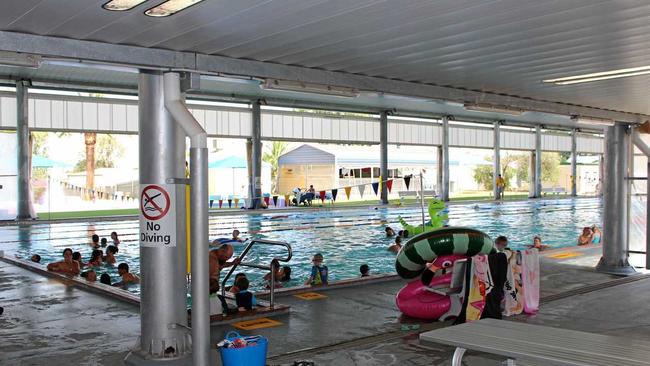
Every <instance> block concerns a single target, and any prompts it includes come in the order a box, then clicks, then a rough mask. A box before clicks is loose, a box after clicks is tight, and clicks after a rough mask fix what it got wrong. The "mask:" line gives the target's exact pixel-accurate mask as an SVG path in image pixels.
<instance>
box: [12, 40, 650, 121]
mask: <svg viewBox="0 0 650 366" xmlns="http://www.w3.org/2000/svg"><path fill="white" fill-rule="evenodd" d="M0 51H10V52H22V53H32V54H37V55H43V56H45V57H46V58H47V57H54V58H66V59H72V60H87V61H95V62H101V63H107V64H123V65H131V66H135V67H139V68H151V69H158V70H159V69H174V70H189V71H196V72H200V73H206V74H215V73H216V74H226V75H240V76H247V77H258V78H274V79H282V80H293V81H303V82H311V83H317V84H323V85H337V86H344V87H353V88H357V89H360V90H372V91H381V92H384V93H388V94H396V95H403V96H412V97H419V98H430V99H437V100H446V101H451V102H457V103H465V102H467V101H479V100H480V101H481V103H486V104H495V105H507V106H511V107H514V108H520V109H523V110H527V111H537V112H545V113H555V114H561V115H565V116H569V115H585V116H592V117H599V118H607V119H613V120H616V121H623V122H631V123H641V122H643V121H645V120H646V119H648V117H649V116H646V115H641V114H635V113H626V112H619V111H610V110H604V109H600V108H592V107H584V106H577V105H571V104H566V103H555V102H548V101H543V100H534V99H530V98H525V97H520V96H509V95H502V94H498V93H491V92H480V91H474V90H468V89H462V88H454V87H447V86H438V85H433V84H424V83H415V82H407V81H400V80H393V79H388V78H381V77H371V76H364V75H357V74H351V73H346V72H341V71H328V70H322V69H315V68H307V67H301V66H290V65H281V64H277V63H270V62H262V61H255V60H242V59H235V58H230V57H223V56H215V55H205V54H199V53H193V52H180V51H170V50H161V49H156V48H146V47H137V46H127V45H115V44H110V43H103V42H96V41H82V40H73V39H68V38H59V37H51V36H40V35H32V34H24V33H18V32H7V31H1V32H0Z"/></svg>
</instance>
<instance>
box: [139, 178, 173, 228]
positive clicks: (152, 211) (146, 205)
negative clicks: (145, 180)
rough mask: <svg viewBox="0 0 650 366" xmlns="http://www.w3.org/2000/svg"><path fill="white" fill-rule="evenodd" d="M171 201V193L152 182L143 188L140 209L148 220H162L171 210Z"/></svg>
mask: <svg viewBox="0 0 650 366" xmlns="http://www.w3.org/2000/svg"><path fill="white" fill-rule="evenodd" d="M169 206H171V202H170V200H169V193H167V191H166V190H165V189H164V188H162V187H160V186H157V185H155V184H150V185H148V186H146V187H144V189H143V190H142V195H140V211H141V212H142V215H143V216H144V217H145V218H147V219H148V220H154V221H155V220H160V219H162V218H163V217H165V215H166V214H167V212H168V211H169Z"/></svg>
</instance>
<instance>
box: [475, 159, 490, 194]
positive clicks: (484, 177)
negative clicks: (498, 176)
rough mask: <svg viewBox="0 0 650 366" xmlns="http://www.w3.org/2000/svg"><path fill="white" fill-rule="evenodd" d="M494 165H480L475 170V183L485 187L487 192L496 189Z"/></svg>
mask: <svg viewBox="0 0 650 366" xmlns="http://www.w3.org/2000/svg"><path fill="white" fill-rule="evenodd" d="M492 171H493V168H492V165H479V166H477V167H476V168H474V181H475V182H476V183H478V184H480V185H482V186H483V188H484V189H485V190H487V191H491V190H492V188H493V187H494V181H493V178H494V174H493V172H492Z"/></svg>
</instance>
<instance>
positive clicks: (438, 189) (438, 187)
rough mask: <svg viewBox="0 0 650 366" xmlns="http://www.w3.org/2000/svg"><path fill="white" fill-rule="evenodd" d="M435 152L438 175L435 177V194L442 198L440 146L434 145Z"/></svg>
mask: <svg viewBox="0 0 650 366" xmlns="http://www.w3.org/2000/svg"><path fill="white" fill-rule="evenodd" d="M436 154H437V155H438V157H437V161H438V175H437V177H436V178H437V179H436V194H437V195H438V197H440V199H442V169H443V168H442V146H437V147H436Z"/></svg>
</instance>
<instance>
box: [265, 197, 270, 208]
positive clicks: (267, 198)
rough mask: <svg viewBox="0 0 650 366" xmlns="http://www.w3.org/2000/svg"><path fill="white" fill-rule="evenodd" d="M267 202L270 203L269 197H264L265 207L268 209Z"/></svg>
mask: <svg viewBox="0 0 650 366" xmlns="http://www.w3.org/2000/svg"><path fill="white" fill-rule="evenodd" d="M269 201H271V199H270V198H269V197H264V203H265V204H266V207H269Z"/></svg>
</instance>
